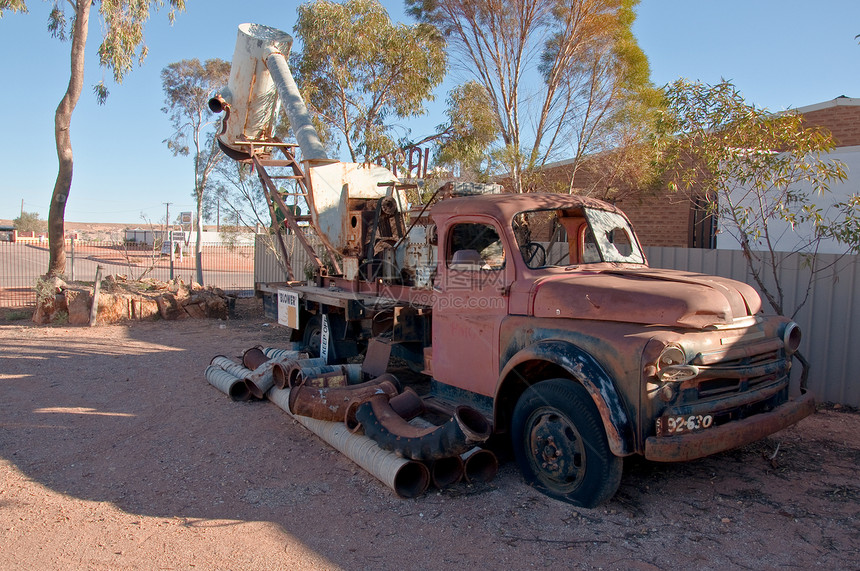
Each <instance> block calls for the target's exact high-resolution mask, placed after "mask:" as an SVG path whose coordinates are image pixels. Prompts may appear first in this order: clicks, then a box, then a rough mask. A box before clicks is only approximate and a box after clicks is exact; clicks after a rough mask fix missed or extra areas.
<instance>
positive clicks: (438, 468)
mask: <svg viewBox="0 0 860 571" xmlns="http://www.w3.org/2000/svg"><path fill="white" fill-rule="evenodd" d="M398 396H399V395H398ZM416 396H417V395H416ZM393 400H394V399H391V400H390V401H388V402H389V404H390V403H391V401H393ZM392 408H395V407H393V406H392ZM401 418H403V417H402V416H401ZM409 424H410V425H412V426H414V427H416V428H429V429H436V428H438V426H437V425H435V424H433V423H431V422H429V421H427V420H424V419H423V418H420V417H418V416H415V417H413V418H412V419H411V420H409ZM427 464H428V467H429V468H430V480H431V481H432V482H433V485H434V486H436V487H437V488H439V489H440V490H442V489H444V488H447V487H448V486H453V485H454V484H456V483H458V482H459V481H460V480H462V479H463V476H464V475H465V472H466V465H465V463H464V462H463V460H462V458H461V457H460V456H451V457H450V458H437V459H435V460H433V461H430V462H427Z"/></svg>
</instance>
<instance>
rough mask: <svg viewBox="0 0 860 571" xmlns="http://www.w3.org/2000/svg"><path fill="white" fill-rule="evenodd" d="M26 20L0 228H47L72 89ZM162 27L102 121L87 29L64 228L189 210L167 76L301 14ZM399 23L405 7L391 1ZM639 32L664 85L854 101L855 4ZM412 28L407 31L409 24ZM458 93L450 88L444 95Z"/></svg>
mask: <svg viewBox="0 0 860 571" xmlns="http://www.w3.org/2000/svg"><path fill="white" fill-rule="evenodd" d="M29 4H30V13H29V14H24V15H20V14H9V13H7V14H6V15H5V16H4V17H3V18H2V19H0V54H2V56H0V71H2V74H0V77H2V79H3V82H4V84H5V85H4V86H3V87H2V89H0V108H2V123H0V125H2V127H0V133H2V136H0V173H2V174H0V218H2V219H12V218H15V217H17V216H18V215H19V214H20V211H21V201H22V200H23V202H24V210H25V211H27V212H38V213H39V214H40V215H41V217H42V218H43V219H44V218H47V214H48V205H49V203H50V197H51V191H52V189H53V185H54V179H55V177H56V172H57V162H56V153H55V150H54V138H53V137H54V134H53V133H54V132H53V115H54V110H55V109H56V106H57V103H58V102H59V100H60V98H61V97H62V95H63V93H64V91H65V88H66V84H67V82H68V68H69V44H68V43H61V42H59V41H57V40H54V39H53V38H51V37H50V35H49V34H48V33H47V31H46V22H47V14H48V10H49V8H50V2H40V1H39V0H30V2H29ZM187 4H188V10H187V11H186V12H185V13H183V14H180V15H179V16H178V17H177V20H176V23H175V24H174V26H173V27H170V26H168V25H167V14H166V12H162V13H158V14H155V15H154V17H153V19H152V20H151V21H150V23H149V25H148V27H147V33H146V38H147V45H148V46H149V50H150V51H149V57H148V58H147V60H146V62H145V63H144V65H143V67H139V68H136V69H134V70H133V71H132V72H131V73H130V74H129V75H128V76H127V77H126V79H125V81H124V82H123V84H122V85H113V84H112V83H111V82H110V81H109V82H108V85H109V87H110V90H111V95H110V97H109V98H108V102H107V105H105V106H103V107H99V106H98V105H97V104H96V103H95V98H94V96H93V95H92V93H91V87H92V85H94V84H95V83H97V82H98V81H99V80H101V79H102V71H101V70H100V69H99V68H98V65H97V58H96V54H95V50H96V48H97V47H98V43H99V41H100V37H99V31H100V30H99V23H98V21H97V20H95V19H93V20H91V25H90V28H91V29H90V39H89V43H88V64H87V68H88V69H87V77H86V80H85V91H84V94H83V96H82V97H81V101H80V103H79V104H78V107H77V109H76V111H75V115H74V119H73V122H72V145H73V148H74V156H75V173H74V182H73V184H72V190H71V194H70V196H69V202H68V204H67V208H66V220H68V221H72V222H122V223H129V224H132V225H137V224H141V223H143V220H142V219H141V214H142V215H143V216H144V217H145V218H146V219H147V220H151V221H152V222H158V221H159V220H160V219H161V217H162V216H163V215H164V209H165V206H164V203H165V202H170V203H172V204H171V206H170V209H171V213H172V215H171V217H173V213H178V212H180V211H185V210H193V209H194V201H193V199H192V198H191V190H192V188H193V174H192V164H191V162H190V159H189V158H184V157H174V156H173V155H171V154H170V152H169V151H168V150H167V148H166V146H165V145H164V144H163V143H162V141H163V140H164V139H165V138H166V137H168V136H169V135H170V125H169V124H168V121H167V117H166V115H165V114H164V113H162V112H161V107H162V105H163V95H162V91H161V80H160V75H159V74H160V72H161V69H162V68H164V67H165V66H166V65H168V64H169V63H172V62H174V61H178V60H180V59H186V58H194V57H197V58H200V59H206V58H211V57H220V58H223V59H226V60H229V59H230V58H231V57H232V52H233V47H234V44H235V37H236V27H237V26H238V24H240V23H242V22H256V23H260V24H266V25H269V26H273V27H276V28H281V29H283V30H286V31H291V29H292V26H293V23H294V21H295V7H296V6H297V5H298V4H297V3H295V2H271V1H261V0H245V1H244V2H241V3H240V2H228V1H226V0H206V1H202V0H188V3H187ZM383 4H384V5H385V6H386V7H387V9H388V11H389V14H390V15H391V16H392V18H394V19H395V20H401V21H403V20H404V19H405V18H406V17H405V16H404V14H403V9H402V6H403V5H402V3H400V2H393V1H389V0H387V1H385V2H383ZM637 14H638V17H637V21H636V24H635V26H634V32H635V34H636V37H637V38H638V41H639V45H640V46H641V47H642V49H643V50H644V51H645V54H646V55H647V56H648V59H649V62H650V64H651V71H652V80H653V81H654V83H655V84H657V85H662V84H665V83H667V82H669V81H672V80H674V79H676V78H678V77H687V78H690V79H699V80H701V81H705V82H708V83H714V82H717V81H719V80H720V79H721V78H726V79H730V80H732V81H733V82H734V83H735V85H736V86H737V87H738V88H739V89H740V90H741V91H742V92H743V94H744V96H745V97H746V99H747V101H749V102H751V103H755V104H756V105H758V106H761V107H766V108H768V109H771V110H774V111H778V110H782V109H787V108H791V107H801V106H804V105H810V104H813V103H819V102H822V101H827V100H830V99H833V98H835V97H838V96H840V95H846V96H848V97H860V45H858V43H857V40H855V39H854V36H855V35H857V34H860V2H858V1H857V0H818V1H817V2H801V1H797V0H782V1H778V0H642V2H641V3H640V5H639V7H638V9H637ZM407 21H408V20H407ZM451 84H452V83H450V82H449V85H451ZM445 96H446V93H445V90H444V89H440V90H439V91H438V93H437V102H436V103H435V104H434V105H432V106H431V109H430V115H429V116H427V117H425V118H424V119H422V120H420V121H416V122H415V123H412V124H410V125H408V127H411V128H412V134H413V135H414V136H415V137H416V138H420V137H421V136H423V135H426V134H429V133H430V132H431V131H432V128H433V127H434V126H435V125H437V124H439V123H441V122H442V120H443V117H442V112H443V110H444V101H445Z"/></svg>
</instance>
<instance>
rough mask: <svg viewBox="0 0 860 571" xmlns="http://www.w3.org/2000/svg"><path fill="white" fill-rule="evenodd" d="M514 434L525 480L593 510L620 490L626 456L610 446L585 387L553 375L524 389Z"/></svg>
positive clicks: (553, 494) (515, 450)
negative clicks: (616, 452)
mask: <svg viewBox="0 0 860 571" xmlns="http://www.w3.org/2000/svg"><path fill="white" fill-rule="evenodd" d="M511 438H512V442H513V449H514V456H515V457H516V460H517V465H518V466H519V468H520V471H521V472H522V474H523V476H524V478H525V479H526V482H527V483H528V484H529V485H531V486H534V487H535V488H537V489H538V490H540V491H541V492H543V493H545V494H546V495H548V496H550V497H552V498H555V499H557V500H561V501H563V502H567V503H570V504H573V505H575V506H581V507H585V508H593V507H595V506H597V505H599V504H600V503H602V502H604V501H606V500H608V499H609V498H611V497H612V496H613V495H614V494H615V492H616V490H618V485H619V484H620V482H621V472H622V466H623V460H622V459H621V458H619V457H617V456H615V455H614V454H612V451H611V450H610V449H609V443H608V441H607V439H606V433H605V431H604V430H603V422H602V421H601V419H600V414H599V413H598V411H597V407H596V406H595V405H594V402H593V401H592V400H591V396H590V395H589V394H588V391H586V390H585V388H584V387H583V386H582V385H579V384H577V383H575V382H573V381H570V380H567V379H552V380H549V381H543V382H541V383H538V384H536V385H533V386H531V387H529V388H528V389H526V390H525V391H524V392H523V394H522V396H520V399H519V401H517V404H516V407H515V408H514V415H513V418H512V420H511Z"/></svg>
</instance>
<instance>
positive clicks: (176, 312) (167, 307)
mask: <svg viewBox="0 0 860 571" xmlns="http://www.w3.org/2000/svg"><path fill="white" fill-rule="evenodd" d="M156 301H157V302H158V312H159V313H160V314H161V317H162V319H166V320H168V321H170V320H174V319H185V318H186V317H188V314H187V313H186V312H185V310H184V309H182V306H181V305H180V304H179V301H178V300H177V299H176V296H175V295H174V294H172V293H169V292H168V293H163V294H161V295H160V296H159V297H157V298H156Z"/></svg>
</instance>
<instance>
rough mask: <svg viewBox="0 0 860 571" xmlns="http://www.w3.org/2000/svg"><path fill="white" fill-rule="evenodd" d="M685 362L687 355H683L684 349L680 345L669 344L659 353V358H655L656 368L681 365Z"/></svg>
mask: <svg viewBox="0 0 860 571" xmlns="http://www.w3.org/2000/svg"><path fill="white" fill-rule="evenodd" d="M686 362H687V356H686V355H684V351H682V350H681V348H680V347H676V346H674V345H670V346H668V347H666V348H665V349H663V352H662V353H660V358H659V359H658V360H657V368H658V369H662V368H663V367H668V366H670V365H683V364H684V363H686Z"/></svg>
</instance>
